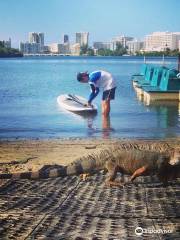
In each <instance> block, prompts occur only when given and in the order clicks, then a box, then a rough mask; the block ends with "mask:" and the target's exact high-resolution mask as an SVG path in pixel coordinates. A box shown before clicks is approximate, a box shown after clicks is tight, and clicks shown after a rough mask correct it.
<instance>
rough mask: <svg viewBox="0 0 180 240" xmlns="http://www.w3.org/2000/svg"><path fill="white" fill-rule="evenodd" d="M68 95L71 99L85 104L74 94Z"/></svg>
mask: <svg viewBox="0 0 180 240" xmlns="http://www.w3.org/2000/svg"><path fill="white" fill-rule="evenodd" d="M68 96H69V97H70V98H71V100H73V101H75V102H77V103H79V104H81V105H83V106H84V104H83V103H82V102H80V101H79V99H78V98H77V97H76V96H73V95H71V94H68Z"/></svg>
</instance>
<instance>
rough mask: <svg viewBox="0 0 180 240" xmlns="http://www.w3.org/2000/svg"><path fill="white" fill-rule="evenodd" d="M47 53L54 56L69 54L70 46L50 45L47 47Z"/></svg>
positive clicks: (65, 44)
mask: <svg viewBox="0 0 180 240" xmlns="http://www.w3.org/2000/svg"><path fill="white" fill-rule="evenodd" d="M49 51H50V52H51V53H56V54H70V45H69V44H68V43H52V44H50V45H49Z"/></svg>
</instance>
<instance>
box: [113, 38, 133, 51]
mask: <svg viewBox="0 0 180 240" xmlns="http://www.w3.org/2000/svg"><path fill="white" fill-rule="evenodd" d="M133 39H134V38H133V37H127V36H124V35H122V36H117V37H114V38H113V39H112V44H113V50H116V46H117V44H121V45H122V46H123V47H124V48H125V47H126V46H127V42H128V41H133Z"/></svg>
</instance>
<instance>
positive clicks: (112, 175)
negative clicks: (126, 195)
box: [106, 162, 124, 187]
mask: <svg viewBox="0 0 180 240" xmlns="http://www.w3.org/2000/svg"><path fill="white" fill-rule="evenodd" d="M106 168H107V170H108V174H109V176H108V178H107V180H106V185H107V186H109V187H112V186H116V187H122V186H123V185H124V184H122V183H121V182H119V181H115V179H116V175H117V172H118V170H119V169H118V166H117V165H116V164H115V163H112V162H107V163H106Z"/></svg>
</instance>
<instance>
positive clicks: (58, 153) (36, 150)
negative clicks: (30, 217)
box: [0, 137, 180, 173]
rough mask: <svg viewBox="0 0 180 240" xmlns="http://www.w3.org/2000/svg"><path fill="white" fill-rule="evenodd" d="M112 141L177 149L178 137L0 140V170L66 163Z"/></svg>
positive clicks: (96, 150)
mask: <svg viewBox="0 0 180 240" xmlns="http://www.w3.org/2000/svg"><path fill="white" fill-rule="evenodd" d="M114 144H128V145H132V144H136V145H141V146H147V145H148V146H149V147H150V148H155V147H156V146H158V145H159V146H160V145H167V146H169V148H180V137H178V138H164V139H117V138H113V139H102V138H101V139H100V138H96V139H94V138H86V139H85V138H71V139H70V138H69V139H38V140H37V139H36V140H32V139H26V140H19V139H18V140H11V141H7V140H0V173H12V172H25V171H38V170H39V169H41V168H42V167H43V166H45V165H67V164H69V163H71V162H73V161H75V160H76V159H78V158H81V157H82V156H85V155H88V154H94V153H95V154H98V153H99V152H101V151H102V150H104V149H106V148H108V147H110V146H113V145H114Z"/></svg>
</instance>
